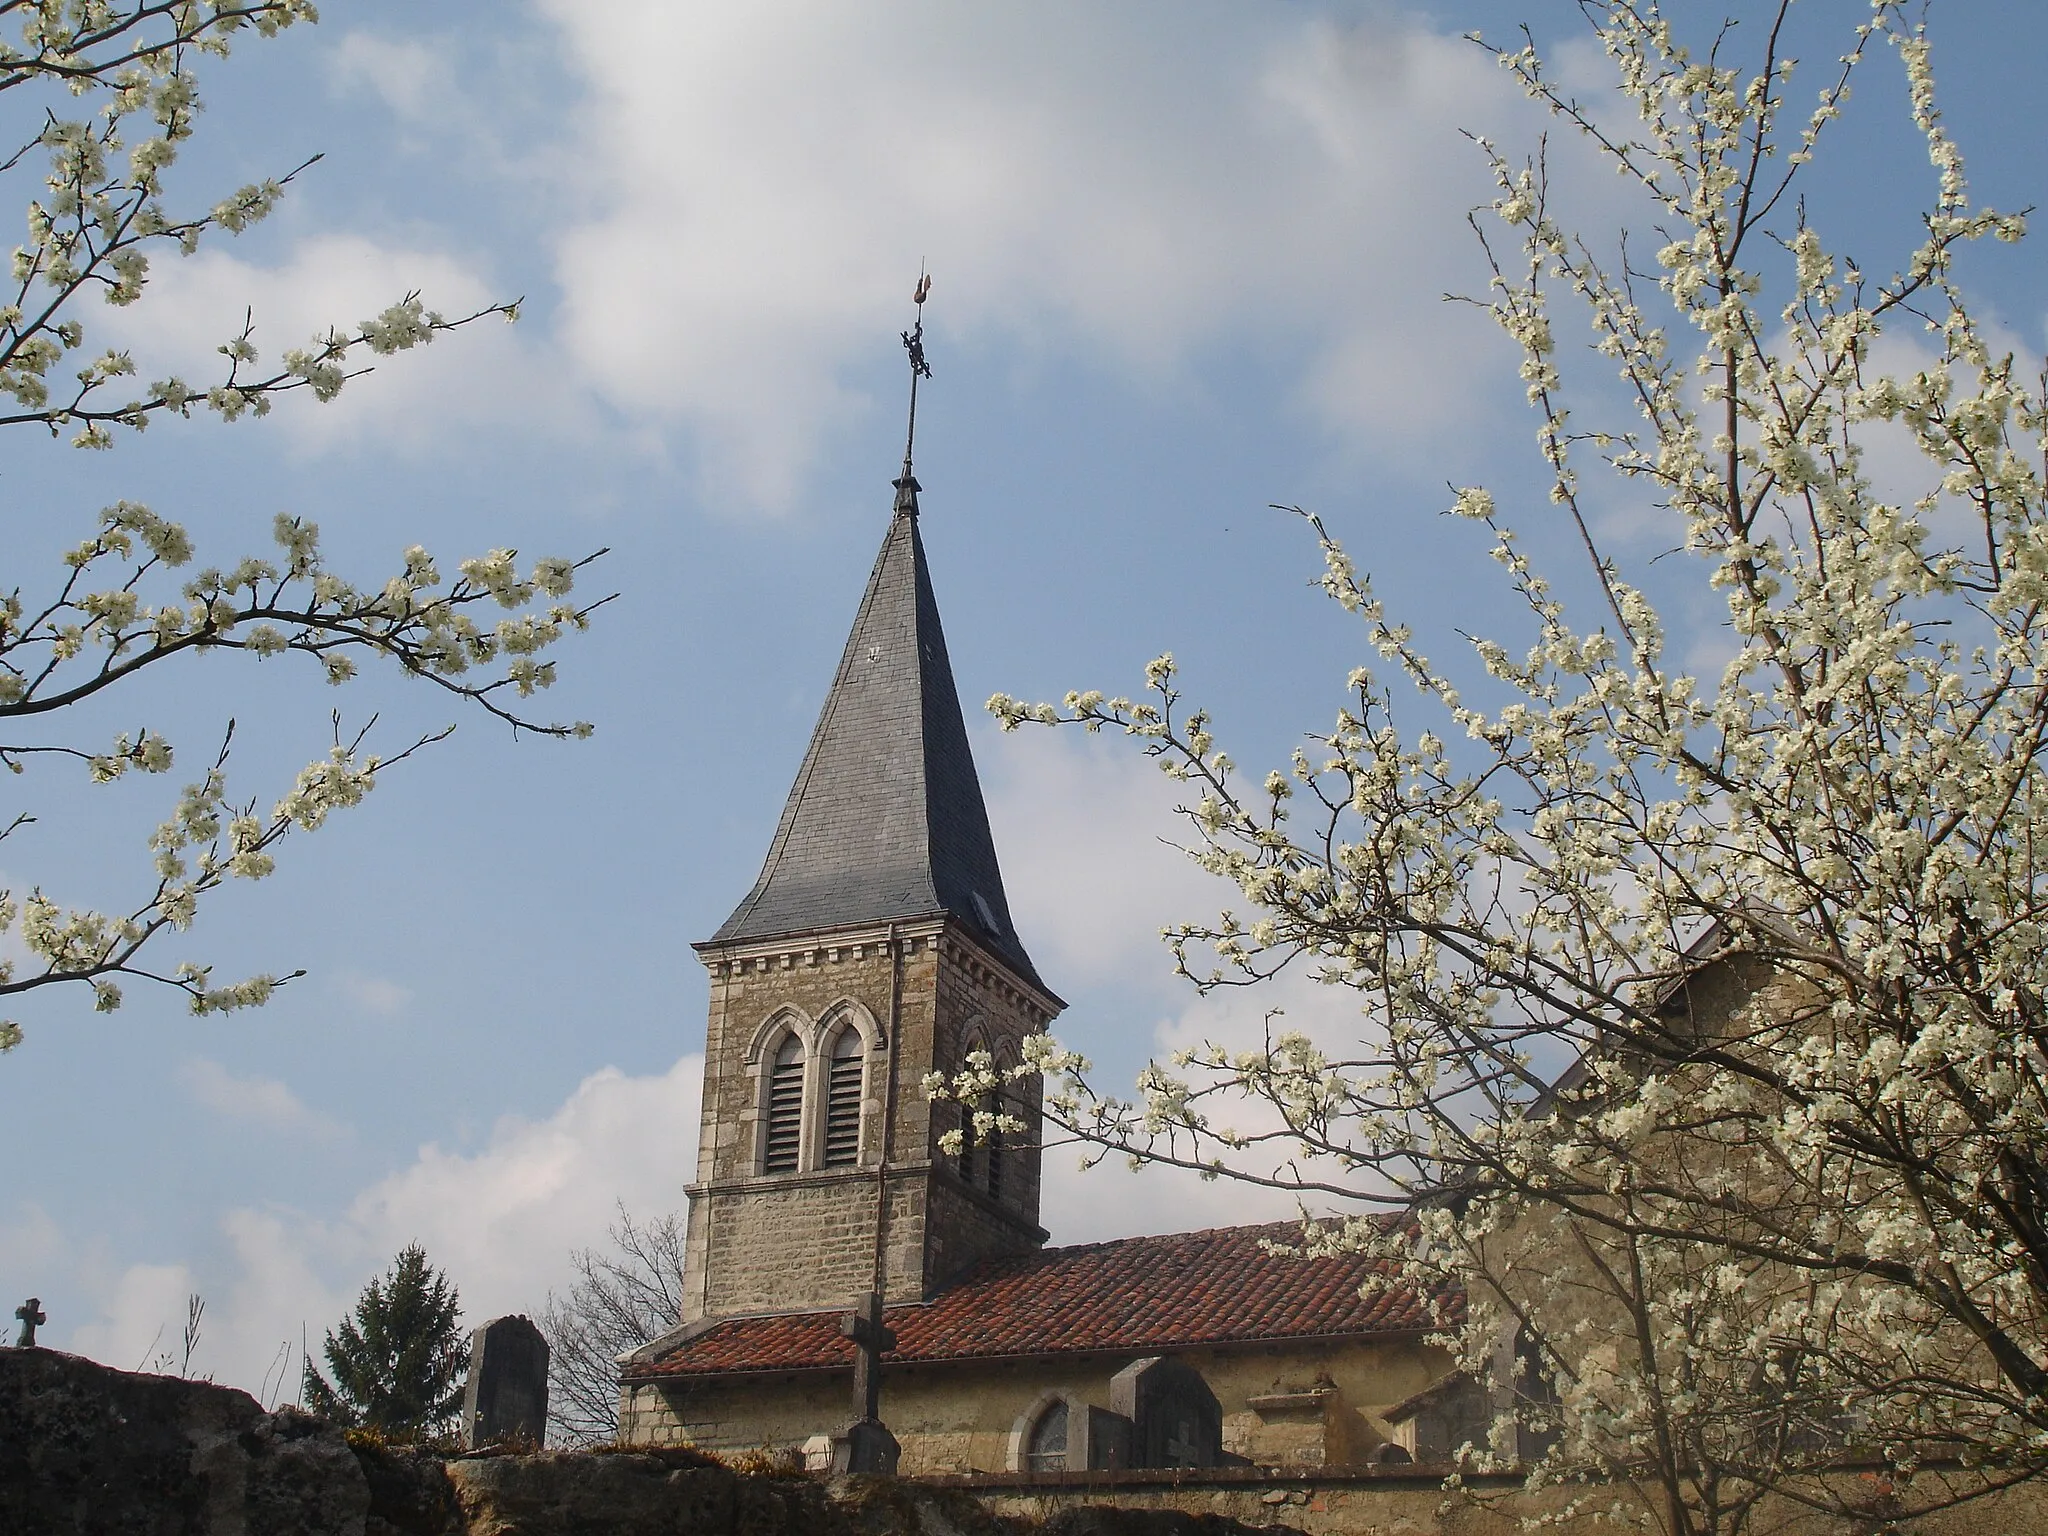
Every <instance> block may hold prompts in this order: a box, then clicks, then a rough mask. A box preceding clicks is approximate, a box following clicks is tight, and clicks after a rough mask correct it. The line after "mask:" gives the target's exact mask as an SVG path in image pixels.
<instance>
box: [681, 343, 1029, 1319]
mask: <svg viewBox="0 0 2048 1536" xmlns="http://www.w3.org/2000/svg"><path fill="white" fill-rule="evenodd" d="M905 341H906V344H909V343H911V341H912V338H910V337H908V336H906V338H905ZM921 363H922V356H921V351H920V349H918V348H917V347H915V346H913V351H912V366H913V369H914V370H915V369H916V368H918V366H919V365H920V364H921ZM914 388H915V386H914V383H913V395H912V412H913V415H912V420H913V422H914V421H915V393H914ZM895 485H896V493H897V494H896V504H895V509H894V514H893V516H892V517H891V520H890V524H889V531H888V533H887V535H886V536H885V537H884V538H883V540H882V548H881V553H880V554H879V555H877V557H876V559H875V568H874V572H873V574H872V575H870V576H869V578H868V586H867V593H866V595H865V596H864V597H862V599H861V604H860V611H859V612H858V613H857V614H856V615H855V617H854V621H853V632H852V633H851V634H850V635H849V636H848V637H847V641H846V651H845V653H844V654H843V655H842V656H841V657H840V659H839V670H838V673H837V674H836V675H835V676H834V678H833V680H832V688H831V692H830V693H829V694H828V695H827V696H826V699H825V707H824V709H823V711H822V712H821V713H820V715H819V717H818V724H817V729H816V730H815V731H814V732H813V733H812V735H811V744H810V750H809V751H808V752H806V753H805V754H804V760H803V766H802V768H801V769H800V770H799V771H798V773H797V776H796V783H795V784H794V785H793V786H792V787H791V789H790V792H789V800H788V802H787V804H785V805H784V807H783V811H782V819H781V821H780V822H779V823H778V824H777V826H776V828H775V837H774V840H773V841H772V842H771V843H770V844H769V847H768V857H767V859H766V861H765V862H764V863H763V864H762V866H761V874H760V878H759V879H757V880H756V881H755V882H754V888H753V889H752V890H751V891H749V892H748V893H747V896H746V899H745V900H743V901H742V902H741V903H740V904H739V906H738V907H737V908H736V909H735V910H734V912H733V914H732V916H731V917H729V918H727V919H726V921H725V924H724V926H722V927H721V928H720V929H719V930H718V932H717V933H716V934H714V935H713V936H712V937H711V938H710V939H708V940H706V941H705V942H703V943H701V944H699V945H697V946H696V949H697V953H698V955H699V957H700V958H701V959H702V960H703V962H704V964H705V966H706V967H707V968H708V969H709V971H710V973H711V1017H710V1023H709V1027H708V1030H707V1034H706V1041H705V1050H704V1100H703V1125H702V1133H701V1140H700V1143H699V1151H698V1162H697V1182H696V1183H695V1184H693V1185H691V1186H690V1191H689V1194H690V1217H689V1248H688V1259H687V1264H686V1276H685V1278H686V1285H685V1301H684V1312H683V1319H682V1320H683V1321H684V1322H685V1323H688V1322H691V1321H694V1320H696V1319H700V1318H707V1317H729V1316H735V1315H743V1314H748V1313H761V1312H778V1311H797V1310H823V1309H827V1308H837V1307H842V1306H845V1305H846V1304H847V1303H848V1302H849V1300H850V1299H851V1298H853V1297H855V1296H856V1295H858V1294H860V1293H863V1292H866V1291H868V1290H871V1289H872V1290H878V1291H880V1292H882V1294H883V1295H884V1297H885V1298H886V1299H887V1300H888V1301H890V1302H901V1301H915V1300H919V1299H922V1298H923V1297H925V1296H927V1295H929V1294H931V1292H932V1291H933V1290H934V1289H936V1288H937V1287H939V1286H941V1285H943V1284H944V1283H945V1282H946V1281H947V1280H949V1279H950V1278H952V1277H953V1276H955V1275H957V1274H959V1273H960V1272H961V1271H963V1270H965V1269H967V1268H968V1267H970V1266H971V1265H973V1264H974V1263H975V1262H977V1261H978V1260H981V1259H983V1258H987V1257H990V1256H992V1255H996V1254H1002V1253H1011V1252H1016V1251H1018V1250H1020V1249H1029V1248H1033V1247H1036V1246H1038V1245H1040V1244H1042V1243H1043V1242H1044V1241H1045V1236H1046V1234H1045V1232H1044V1231H1043V1229H1041V1228H1040V1226H1039V1225H1038V1189H1039V1140H1038V1131H1037V1120H1038V1116H1037V1111H1038V1106H1039V1098H1038V1093H1037V1089H1036V1087H1035V1086H1034V1087H1032V1088H1031V1089H1030V1090H1029V1092H1028V1093H1025V1094H1023V1095H1021V1096H1020V1097H1019V1098H1018V1099H1017V1100H1015V1101H1013V1102H1012V1103H1010V1104H1008V1105H1006V1106H1004V1107H1006V1108H1008V1109H1009V1110H1010V1111H1011V1112H1013V1113H1015V1114H1017V1115H1018V1116H1019V1117H1020V1118H1021V1119H1023V1120H1024V1121H1025V1122H1026V1123H1027V1124H1029V1125H1030V1126H1031V1127H1032V1130H1031V1132H1030V1133H1029V1134H1028V1135H1025V1136H1015V1135H1013V1136H1010V1137H1008V1138H1003V1137H1000V1136H998V1137H991V1138H989V1139H988V1140H987V1141H986V1142H984V1143H983V1144H981V1145H970V1146H969V1147H968V1149H967V1150H966V1151H965V1152H964V1154H962V1155H960V1156H953V1155H950V1154H948V1153H946V1152H944V1151H942V1150H941V1148H940V1145H939V1138H940V1137H941V1135H943V1134H944V1133H945V1132H946V1131H948V1130H951V1129H955V1128H957V1127H959V1126H960V1125H961V1123H962V1118H963V1117H962V1112H961V1109H960V1107H959V1106H957V1105H954V1104H950V1103H940V1104H933V1103H930V1102H928V1101H927V1100H926V1098H925V1095H924V1090H923V1088H922V1086H921V1083H922V1080H923V1078H924V1076H925V1074H926V1073H927V1072H931V1071H934V1070H938V1071H945V1072H952V1071H955V1070H958V1068H959V1066H960V1064H961V1063H962V1061H963V1060H964V1058H965V1057H966V1056H967V1054H968V1053H969V1052H971V1051H974V1050H978V1049H979V1050H987V1051H989V1052H990V1053H991V1054H992V1055H993V1056H994V1057H995V1059H996V1060H997V1061H998V1062H1004V1061H1015V1060H1016V1059H1017V1055H1016V1053H1017V1048H1018V1043H1019V1042H1020V1041H1021V1040H1022V1039H1023V1037H1024V1036H1025V1035H1027V1034H1031V1033H1034V1032H1036V1031H1038V1030H1041V1029H1043V1028H1044V1027H1045V1025H1046V1024H1047V1023H1048V1022H1049V1021H1050V1020H1051V1019H1052V1018H1053V1017H1054V1015H1056V1014H1057V1013H1058V1012H1059V1011H1060V1009H1061V1008H1062V1007H1063V1006H1064V1004H1062V1003H1061V1001H1060V999H1059V998H1058V997H1056V996H1055V995H1054V994H1053V993H1052V992H1051V991H1049V990H1048V989H1047V987H1046V986H1045V984H1044V983H1043V982H1042V981H1040V980H1039V978H1038V973H1037V971H1036V970H1034V969H1033V967H1032V964H1031V959H1030V956H1028V955H1027V954H1026V953H1025V951H1024V945H1023V943H1022V941H1021V940H1020V939H1019V938H1018V936H1017V932H1016V929H1015V928H1014V927H1013V926H1012V924H1011V921H1010V910H1009V903H1008V901H1007V900H1006V899H1005V897H1004V894H1003V877H1002V872H1001V870H1000V869H999V868H998V867H997V863H996V850H995V842H994V839H993V837H992V836H991V835H990V832H989V825H988V812H987V810H986V808H985V807H984V805H983V802H982V796H981V784H980V781H979V780H978V779H977V777H976V776H975V771H974V758H973V755H972V753H971V752H970V751H969V749H968V741H967V728H966V724H965V722H964V720H963V718H962V715H961V710H960V700H959V696H958V694H957V693H956V692H955V691H954V686H953V671H952V666H951V664H950V663H949V662H948V660H947V657H946V637H945V635H944V633H943V632H942V631H941V629H940V627H939V609H938V603H937V601H936V599H935V598H934V597H933V594H932V583H931V575H930V572H929V571H928V570H927V568H926V565H925V554H924V544H923V541H922V539H921V538H920V536H919V532H918V503H917V496H918V491H919V489H920V488H919V486H918V483H917V481H916V479H915V478H914V477H913V476H912V474H911V470H910V455H909V452H908V449H907V448H906V451H905V454H904V462H903V474H902V476H901V478H899V479H898V480H897V481H896V482H895Z"/></svg>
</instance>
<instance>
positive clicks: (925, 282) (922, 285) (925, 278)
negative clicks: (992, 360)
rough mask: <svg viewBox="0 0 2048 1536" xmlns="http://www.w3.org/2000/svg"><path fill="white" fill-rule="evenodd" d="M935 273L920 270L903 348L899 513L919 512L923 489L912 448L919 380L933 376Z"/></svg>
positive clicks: (898, 490) (897, 491) (910, 514)
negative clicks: (930, 330) (928, 308)
mask: <svg viewBox="0 0 2048 1536" xmlns="http://www.w3.org/2000/svg"><path fill="white" fill-rule="evenodd" d="M931 291H932V276H931V274H930V273H929V272H920V273H919V274H918V278H917V292H915V293H913V294H912V295H911V296H910V301H911V303H913V304H915V305H916V306H917V324H916V325H915V326H914V327H913V328H912V329H910V330H907V331H905V332H904V333H903V350H904V351H905V352H907V353H909V354H910V427H909V430H907V431H906V432H905V433H904V435H903V473H902V474H901V475H899V476H898V477H897V478H896V480H895V482H894V483H895V486H896V513H897V516H899V517H901V516H904V515H906V514H908V515H909V516H911V517H915V516H917V493H918V492H919V491H921V490H923V489H924V487H923V486H921V485H919V484H918V483H917V476H915V475H913V474H912V473H911V472H910V450H911V449H912V447H914V446H915V445H916V442H917V381H918V380H919V379H928V378H930V377H931V376H932V365H931V364H930V363H928V362H926V361H925V357H924V301H925V300H926V299H927V298H929V297H930V296H931Z"/></svg>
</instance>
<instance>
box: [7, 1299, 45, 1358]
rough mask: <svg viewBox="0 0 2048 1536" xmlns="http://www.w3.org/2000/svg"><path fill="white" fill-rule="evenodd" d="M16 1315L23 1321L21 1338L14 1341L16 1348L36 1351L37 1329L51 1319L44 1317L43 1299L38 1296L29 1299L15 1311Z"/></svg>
mask: <svg viewBox="0 0 2048 1536" xmlns="http://www.w3.org/2000/svg"><path fill="white" fill-rule="evenodd" d="M14 1315H15V1316H16V1317H18V1318H20V1319H21V1336H20V1337H19V1338H17V1339H16V1340H15V1341H14V1346H15V1348H17V1349H34V1348H35V1347H36V1329H37V1328H39V1327H41V1326H42V1325H43V1324H44V1323H47V1322H48V1321H49V1318H47V1317H45V1316H44V1315H43V1303H42V1299H41V1298H40V1297H36V1296H31V1297H29V1299H28V1300H27V1301H24V1302H23V1303H22V1304H21V1305H20V1306H18V1307H16V1308H15V1309H14Z"/></svg>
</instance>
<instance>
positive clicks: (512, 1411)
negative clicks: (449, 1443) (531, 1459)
mask: <svg viewBox="0 0 2048 1536" xmlns="http://www.w3.org/2000/svg"><path fill="white" fill-rule="evenodd" d="M547 1427H548V1341H547V1339H546V1338H545V1337H543V1336H542V1334H541V1331H540V1329H539V1328H537V1327H535V1326H534V1323H533V1321H532V1319H530V1318H526V1317H494V1318H492V1319H491V1320H490V1321H489V1322H488V1323H485V1324H484V1325H483V1327H481V1328H479V1329H477V1330H476V1332H475V1333H473V1334H471V1335H470V1341H469V1385H468V1387H467V1388H465V1389H464V1391H463V1396H462V1439H463V1444H465V1445H467V1446H468V1447H469V1448H470V1449H471V1450H474V1449H476V1448H477V1447H478V1446H484V1445H498V1444H501V1443H503V1442H505V1441H521V1442H524V1443H525V1444H527V1445H533V1446H537V1445H539V1444H540V1443H541V1441H542V1440H543V1439H545V1438H546V1436H547Z"/></svg>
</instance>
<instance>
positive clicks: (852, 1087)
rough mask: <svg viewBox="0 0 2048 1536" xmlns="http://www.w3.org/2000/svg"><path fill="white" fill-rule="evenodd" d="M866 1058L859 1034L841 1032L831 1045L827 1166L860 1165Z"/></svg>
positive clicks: (827, 1106) (826, 1121)
mask: <svg viewBox="0 0 2048 1536" xmlns="http://www.w3.org/2000/svg"><path fill="white" fill-rule="evenodd" d="M866 1065H867V1054H866V1051H865V1049H864V1047H863V1044H862V1041H861V1038H860V1031H859V1030H857V1029H852V1028H847V1029H842V1030H841V1031H839V1038H838V1039H836V1040H834V1041H833V1042H832V1067H831V1075H830V1077H828V1078H827V1079H826V1082H825V1166H826V1167H827V1168H847V1167H851V1166H852V1165H853V1164H855V1163H857V1162H859V1161H860V1100H861V1078H862V1074H863V1069H864V1068H865V1067H866Z"/></svg>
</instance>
